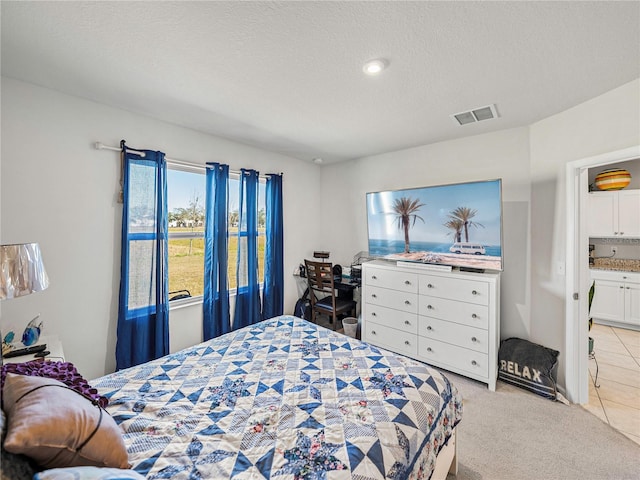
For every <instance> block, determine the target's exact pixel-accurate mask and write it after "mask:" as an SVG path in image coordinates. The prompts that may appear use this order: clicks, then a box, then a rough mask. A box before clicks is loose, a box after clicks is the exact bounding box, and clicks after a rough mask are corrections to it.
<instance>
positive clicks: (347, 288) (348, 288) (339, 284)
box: [333, 277, 360, 300]
mask: <svg viewBox="0 0 640 480" xmlns="http://www.w3.org/2000/svg"><path fill="white" fill-rule="evenodd" d="M333 282H334V283H333V284H334V286H335V287H336V290H337V291H338V298H346V299H347V300H353V292H354V290H355V289H356V288H359V287H360V282H357V281H352V280H350V279H346V278H342V277H340V278H334V280H333Z"/></svg>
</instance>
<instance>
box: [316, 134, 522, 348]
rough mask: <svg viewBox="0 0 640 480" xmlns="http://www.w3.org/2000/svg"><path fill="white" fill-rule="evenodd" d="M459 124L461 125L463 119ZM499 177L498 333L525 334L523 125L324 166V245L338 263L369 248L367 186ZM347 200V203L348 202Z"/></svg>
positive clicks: (369, 188) (391, 186) (388, 187)
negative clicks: (500, 265)
mask: <svg viewBox="0 0 640 480" xmlns="http://www.w3.org/2000/svg"><path fill="white" fill-rule="evenodd" d="M461 128H464V127H461ZM494 178H502V195H503V202H504V211H503V227H504V252H505V258H504V266H505V271H504V273H503V276H502V298H501V302H500V303H501V313H502V336H503V337H509V336H519V337H525V338H526V337H527V336H528V335H529V331H530V325H529V300H528V291H529V284H528V281H529V278H528V274H527V272H528V260H527V258H528V249H529V227H528V224H529V197H530V190H529V188H530V180H529V179H530V173H529V135H528V129H527V128H516V129H509V130H502V131H499V132H495V133H488V134H484V135H477V136H473V137H467V138H463V139H459V140H453V141H447V142H441V143H436V144H432V145H426V146H421V147H417V148H412V149H408V150H401V151H398V152H393V153H387V154H384V155H376V156H373V157H367V158H361V159H358V160H354V161H351V162H347V163H342V164H335V165H327V166H325V167H323V169H322V185H323V189H329V188H330V189H331V191H332V192H333V195H329V196H328V197H329V198H328V199H327V198H325V201H324V202H325V203H324V206H323V209H322V212H321V215H322V218H323V221H324V222H326V223H325V225H326V226H329V225H331V228H330V229H329V228H325V229H324V230H323V235H324V237H323V238H322V242H320V243H321V246H322V248H326V249H327V250H329V251H330V252H331V258H332V260H333V261H334V262H336V263H344V264H347V265H348V264H349V263H350V262H351V260H352V258H353V255H354V254H356V253H357V252H358V251H361V250H367V217H366V205H365V194H366V193H367V192H372V191H380V190H393V189H399V188H409V187H420V186H427V185H441V184H448V183H456V182H465V181H472V180H488V179H494ZM347 206H348V207H349V208H346V207H347Z"/></svg>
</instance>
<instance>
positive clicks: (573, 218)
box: [565, 145, 640, 403]
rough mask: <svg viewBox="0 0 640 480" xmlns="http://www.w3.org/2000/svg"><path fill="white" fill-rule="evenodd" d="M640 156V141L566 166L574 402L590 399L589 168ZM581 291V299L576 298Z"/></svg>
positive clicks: (569, 378)
mask: <svg viewBox="0 0 640 480" xmlns="http://www.w3.org/2000/svg"><path fill="white" fill-rule="evenodd" d="M636 158H640V145H635V146H633V147H629V148H625V149H622V150H616V151H614V152H607V153H603V154H601V155H595V156H593V157H587V158H582V159H580V160H575V161H572V162H569V163H567V166H566V195H567V197H566V205H567V216H566V219H567V230H566V252H567V253H566V272H567V275H566V278H565V287H566V290H565V291H566V302H565V304H566V306H565V318H566V322H565V337H566V341H565V342H566V346H565V351H566V358H567V365H566V393H567V397H568V399H569V400H570V401H571V402H573V403H588V402H589V374H588V373H589V358H588V357H589V345H588V341H587V339H588V337H589V333H588V332H589V327H588V323H587V318H588V316H589V311H588V302H587V298H588V295H587V292H588V290H589V258H588V257H589V254H588V251H589V248H588V244H589V234H588V232H587V211H586V210H587V208H586V205H587V195H588V194H589V193H588V187H589V185H588V182H589V181H588V169H589V168H591V167H598V166H603V165H608V164H611V163H618V162H624V161H626V160H634V159H636ZM575 294H577V297H578V298H577V299H576V298H575V296H574V295H575Z"/></svg>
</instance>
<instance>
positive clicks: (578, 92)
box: [0, 0, 640, 162]
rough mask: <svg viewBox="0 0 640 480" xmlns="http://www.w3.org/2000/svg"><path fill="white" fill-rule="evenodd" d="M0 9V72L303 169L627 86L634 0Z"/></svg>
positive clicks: (533, 114)
mask: <svg viewBox="0 0 640 480" xmlns="http://www.w3.org/2000/svg"><path fill="white" fill-rule="evenodd" d="M0 8H1V16H2V74H3V75H4V76H8V77H13V78H17V79H21V80H24V81H27V82H31V83H34V84H38V85H42V86H45V87H49V88H52V89H55V90H59V91H62V92H66V93H70V94H73V95H77V96H80V97H84V98H88V99H92V100H95V101H97V102H101V103H104V104H107V105H112V106H115V107H119V108H124V109H127V110H130V111H133V112H138V113H142V114H145V115H148V116H151V117H155V118H159V119H162V120H164V121H167V122H171V123H175V124H178V125H183V126H186V127H189V128H192V129H195V130H198V131H202V132H207V133H211V134H214V135H219V136H222V137H226V138H229V139H232V140H235V141H238V142H241V143H245V144H249V145H254V146H258V147H261V148H264V149H267V150H273V151H276V152H281V153H284V154H286V155H290V156H293V157H296V158H300V159H302V160H306V161H310V160H311V159H312V158H313V157H322V158H323V159H324V160H325V162H333V161H340V160H346V159H350V158H357V157H362V156H367V155H372V154H376V153H383V152H388V151H394V150H399V149H403V148H407V147H412V146H417V145H424V144H429V143H433V142H436V141H441V140H446V139H452V138H457V137H462V136H468V135H476V134H479V133H484V132H488V131H492V130H500V129H504V128H510V127H516V126H523V125H529V124H531V123H533V122H535V121H537V120H540V119H542V118H545V117H547V116H549V115H553V114H555V113H557V112H560V111H563V110H566V109H567V108H570V107H572V106H574V105H576V104H578V103H581V102H583V101H585V100H587V99H590V98H593V97H595V96H597V95H600V94H602V93H604V92H606V91H608V90H611V89H613V88H615V87H618V86H620V85H622V84H624V83H627V82H629V81H631V80H633V79H635V78H638V77H640V2H636V1H631V2H609V1H603V2H597V1H596V2H575V1H570V2H568V1H561V2H516V1H514V2H450V1H445V2H435V1H434V2H396V1H389V2H352V1H349V2H347V1H345V2H235V1H234V2H107V1H102V2H13V1H6V0H4V1H2V2H1V7H0ZM377 57H384V58H386V59H387V60H388V62H389V68H388V69H387V70H386V71H385V72H383V74H382V75H380V76H378V77H366V76H365V75H364V74H363V73H362V64H363V62H364V61H366V60H369V59H372V58H377ZM492 103H495V104H496V105H497V109H498V112H499V114H500V118H498V119H495V120H488V121H485V122H482V123H477V124H471V125H466V126H462V127H460V126H456V124H455V123H454V121H453V120H452V119H451V118H450V115H451V114H453V113H458V112H460V111H464V110H468V109H471V108H476V107H481V106H484V105H488V104H492ZM123 135H126V132H123Z"/></svg>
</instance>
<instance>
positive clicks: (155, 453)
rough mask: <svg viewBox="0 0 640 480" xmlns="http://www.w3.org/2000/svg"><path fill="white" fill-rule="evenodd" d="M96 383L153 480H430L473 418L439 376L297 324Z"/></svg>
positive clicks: (284, 323)
mask: <svg viewBox="0 0 640 480" xmlns="http://www.w3.org/2000/svg"><path fill="white" fill-rule="evenodd" d="M91 383H92V384H93V385H94V386H96V387H97V388H98V390H99V392H100V393H101V394H102V395H105V396H107V397H108V398H109V406H108V407H107V411H108V412H109V413H110V414H111V415H112V416H113V418H114V419H115V420H116V422H117V423H118V424H119V425H120V426H121V428H122V429H123V431H124V440H125V444H126V445H127V449H128V452H129V461H130V462H131V464H132V467H133V468H134V469H135V470H136V471H137V472H139V473H141V474H143V475H145V476H146V477H147V478H149V479H200V478H202V479H222V478H234V479H245V478H252V479H262V478H264V479H271V478H273V479H277V480H290V479H291V480H293V479H295V480H298V479H304V480H312V479H313V480H324V479H327V480H332V479H336V480H339V479H345V480H346V479H351V478H356V479H360V480H367V479H382V478H389V479H405V478H410V479H428V478H430V476H431V472H432V470H433V466H434V462H435V457H436V455H437V453H438V452H439V450H440V449H441V448H442V447H443V445H444V444H446V442H447V441H448V439H449V436H450V435H451V432H452V430H453V428H454V427H455V426H456V425H457V423H458V422H459V421H460V420H461V416H462V398H461V397H460V395H459V394H458V392H457V390H456V388H455V387H454V386H452V385H451V384H450V383H449V381H448V379H447V378H446V377H444V376H443V375H441V374H440V373H439V372H438V371H437V370H435V369H432V368H431V367H429V366H428V365H426V364H424V363H420V362H418V361H415V360H411V359H409V358H406V357H403V356H400V355H397V354H393V353H391V352H388V351H385V350H382V349H379V348H377V347H374V346H371V345H369V344H367V343H363V342H360V341H359V340H356V339H353V338H350V337H346V336H344V335H342V334H340V333H336V332H333V331H331V330H328V329H326V328H323V327H319V326H317V325H315V324H312V323H310V322H307V321H305V320H302V319H299V318H296V317H292V316H281V317H276V318H273V319H270V320H265V321H263V322H260V323H257V324H255V325H251V326H249V327H245V328H243V329H240V330H237V331H234V332H231V333H228V334H226V335H223V336H221V337H218V338H215V339H213V340H210V341H208V342H205V343H202V344H199V345H196V346H193V347H190V348H187V349H185V350H182V351H180V352H178V353H175V354H171V355H168V356H166V357H163V358H161V359H158V360H155V361H152V362H149V363H146V364H143V365H139V366H137V367H133V368H130V369H127V370H122V371H120V372H116V373H113V374H110V375H107V376H105V377H102V378H99V379H97V380H94V381H92V382H91Z"/></svg>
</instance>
